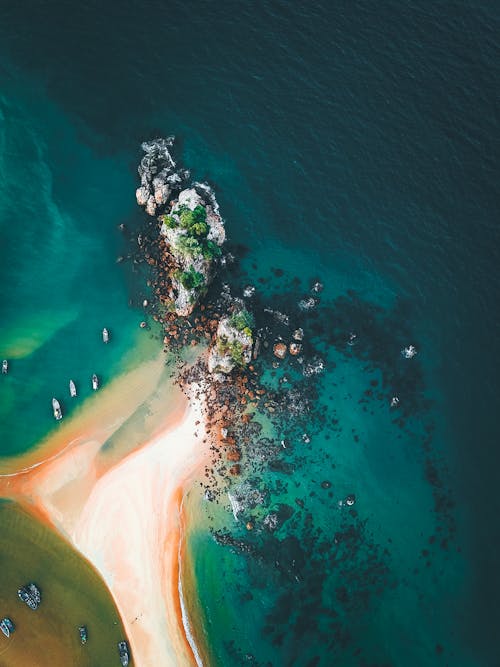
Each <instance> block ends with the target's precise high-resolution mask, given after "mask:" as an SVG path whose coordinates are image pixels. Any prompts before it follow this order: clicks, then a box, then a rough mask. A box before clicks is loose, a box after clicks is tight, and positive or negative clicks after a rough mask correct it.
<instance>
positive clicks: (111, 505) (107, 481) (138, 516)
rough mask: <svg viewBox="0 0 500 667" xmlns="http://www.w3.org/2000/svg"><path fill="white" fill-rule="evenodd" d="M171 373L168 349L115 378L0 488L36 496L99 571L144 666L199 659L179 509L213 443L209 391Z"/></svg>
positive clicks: (38, 508)
mask: <svg viewBox="0 0 500 667" xmlns="http://www.w3.org/2000/svg"><path fill="white" fill-rule="evenodd" d="M144 366H146V368H144ZM167 378H168V374H167V373H165V366H164V357H163V359H162V361H161V362H160V363H158V360H156V361H155V362H150V363H149V364H144V365H143V366H141V368H140V369H136V370H135V371H132V372H131V373H129V374H127V375H126V376H124V377H122V378H121V379H120V378H119V379H117V381H116V382H115V383H114V386H112V387H109V391H108V394H107V395H106V394H105V391H104V389H103V391H102V395H101V396H100V397H99V398H100V399H101V400H100V401H95V402H93V403H90V401H89V403H90V406H89V407H88V409H87V406H84V408H83V409H82V412H81V413H80V414H79V415H77V416H76V417H75V418H74V419H73V420H71V421H70V422H68V424H67V425H63V428H61V430H60V431H58V432H57V433H56V435H55V436H53V438H51V439H49V440H47V442H45V443H44V444H43V446H42V447H41V448H39V449H38V450H37V451H38V454H39V455H40V454H41V453H43V454H45V455H46V459H45V460H42V461H41V462H38V463H37V462H34V461H33V457H32V458H31V460H23V461H22V462H20V461H18V462H17V463H18V467H17V469H18V472H6V473H4V474H2V475H1V476H0V495H2V496H4V497H11V498H14V499H16V500H17V501H19V502H20V503H22V504H25V505H27V506H29V508H30V509H31V511H32V512H33V513H35V514H36V515H37V516H38V517H39V518H40V519H41V520H45V522H46V523H49V524H51V525H52V526H54V527H55V528H56V529H57V530H58V531H59V532H60V533H61V534H62V535H63V536H64V537H66V538H67V539H68V540H69V541H70V542H71V543H72V544H73V545H74V546H75V547H76V548H77V549H78V550H79V551H80V552H81V553H82V554H83V555H84V556H86V557H87V558H88V560H89V561H90V562H91V563H92V564H93V565H94V566H95V567H96V568H97V570H98V571H99V572H100V573H101V575H102V576H103V578H104V580H105V581H106V583H107V585H108V587H109V589H110V591H111V593H112V595H113V597H114V600H115V602H116V604H117V607H118V609H119V611H120V614H121V617H122V620H123V624H124V626H125V629H126V631H127V635H128V639H129V641H130V644H131V648H132V654H133V657H134V665H138V666H142V667H149V666H150V665H164V666H165V667H167V666H168V665H172V666H174V665H175V666H179V665H194V664H196V662H195V658H194V655H193V651H192V650H191V647H190V645H189V642H188V641H187V638H186V635H185V631H184V626H183V619H182V609H181V603H180V600H179V590H178V574H179V563H178V554H179V544H180V537H181V532H180V531H181V516H180V513H181V507H182V498H183V495H184V489H185V485H186V484H187V482H188V480H189V479H191V477H192V476H193V475H195V474H196V473H197V472H200V473H201V472H202V471H203V467H204V465H205V462H206V461H207V459H208V456H209V446H208V445H207V443H204V442H203V440H204V439H205V436H206V433H205V426H204V424H205V421H206V419H205V416H204V414H203V407H202V406H203V404H204V403H203V399H202V398H199V397H195V391H194V390H193V391H192V398H191V399H190V400H189V401H188V399H187V398H186V397H185V396H184V395H183V394H182V393H181V391H180V390H179V389H178V388H176V387H172V384H171V382H169V381H168V379H167ZM96 398H97V397H96ZM92 400H93V399H92ZM145 406H146V407H145ZM144 433H147V434H149V435H148V436H146V438H147V439H148V440H147V442H144V437H145V436H144ZM141 435H142V439H141ZM65 438H68V439H69V442H68V441H67V440H65ZM20 463H22V464H23V465H19V464H20Z"/></svg>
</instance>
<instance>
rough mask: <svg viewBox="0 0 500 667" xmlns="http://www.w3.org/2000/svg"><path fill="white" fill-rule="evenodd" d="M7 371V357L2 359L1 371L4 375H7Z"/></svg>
mask: <svg viewBox="0 0 500 667" xmlns="http://www.w3.org/2000/svg"><path fill="white" fill-rule="evenodd" d="M8 372H9V362H8V361H7V359H4V360H3V361H2V373H3V374H4V375H7V373H8Z"/></svg>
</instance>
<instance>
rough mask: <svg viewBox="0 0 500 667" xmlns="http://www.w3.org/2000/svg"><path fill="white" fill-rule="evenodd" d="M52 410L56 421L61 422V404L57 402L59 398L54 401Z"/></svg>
mask: <svg viewBox="0 0 500 667" xmlns="http://www.w3.org/2000/svg"><path fill="white" fill-rule="evenodd" d="M52 410H53V411H54V419H56V420H57V421H59V420H60V419H62V410H61V404H60V403H59V401H58V400H57V398H53V399H52Z"/></svg>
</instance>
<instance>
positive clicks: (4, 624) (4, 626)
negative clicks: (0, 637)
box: [0, 616, 16, 637]
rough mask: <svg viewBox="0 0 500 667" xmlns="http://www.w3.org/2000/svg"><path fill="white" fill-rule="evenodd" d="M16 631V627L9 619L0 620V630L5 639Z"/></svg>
mask: <svg viewBox="0 0 500 667" xmlns="http://www.w3.org/2000/svg"><path fill="white" fill-rule="evenodd" d="M15 629H16V626H15V625H14V623H13V622H12V621H11V620H10V618H7V616H6V617H5V618H2V620H1V621H0V630H1V631H2V632H3V633H4V635H5V636H6V637H10V635H11V633H12V632H14V630H15Z"/></svg>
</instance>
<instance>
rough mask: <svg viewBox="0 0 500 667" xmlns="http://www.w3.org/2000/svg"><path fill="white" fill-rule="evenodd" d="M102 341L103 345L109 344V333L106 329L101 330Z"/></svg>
mask: <svg viewBox="0 0 500 667" xmlns="http://www.w3.org/2000/svg"><path fill="white" fill-rule="evenodd" d="M102 341H103V343H109V331H108V330H107V329H106V327H104V329H103V330H102Z"/></svg>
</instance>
